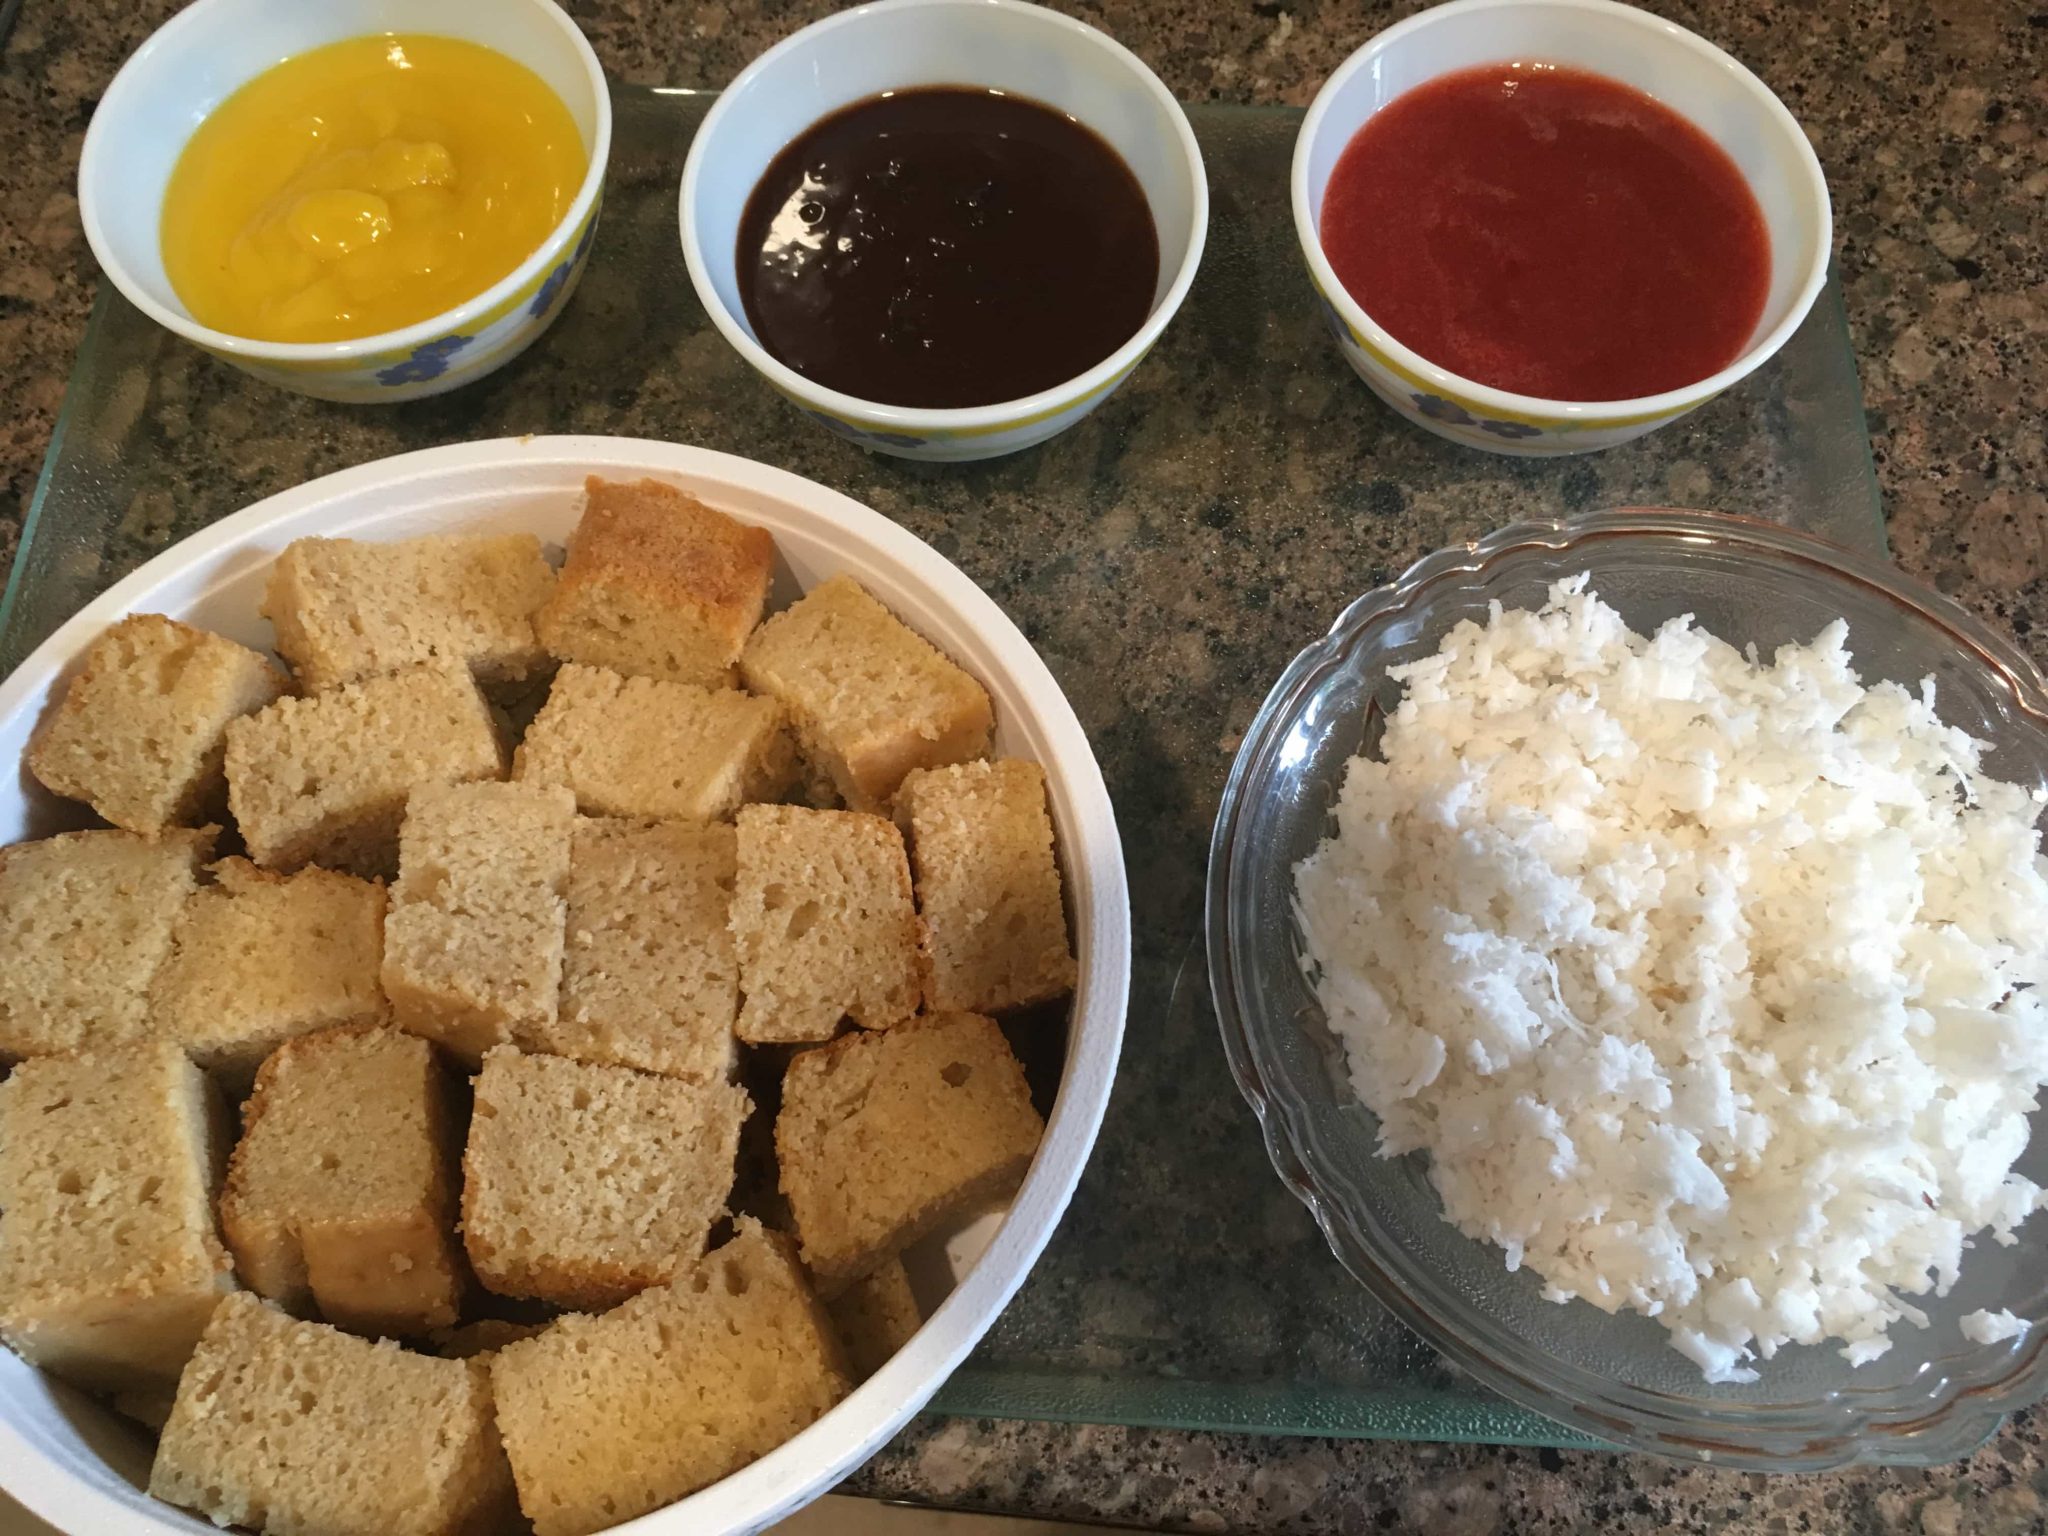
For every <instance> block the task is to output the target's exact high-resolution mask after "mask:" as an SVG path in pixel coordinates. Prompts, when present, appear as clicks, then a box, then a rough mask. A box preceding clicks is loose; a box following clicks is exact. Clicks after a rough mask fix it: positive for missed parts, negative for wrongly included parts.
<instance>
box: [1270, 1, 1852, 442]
mask: <svg viewBox="0 0 2048 1536" xmlns="http://www.w3.org/2000/svg"><path fill="white" fill-rule="evenodd" d="M1292 197H1293V206H1294V221H1295V229H1296V233H1297V235H1298V236H1299V238H1300V240H1301V247H1302V254H1303V256H1304V257H1305V258H1306V260H1307V262H1308V268H1309V276H1310V278H1311V280H1312V281H1313V282H1314V284H1315V287H1316V290H1317V293H1318V294H1319V295H1320V297H1321V300H1322V306H1323V310H1324V314H1325V317H1326V319H1327V320H1328V321H1329V325H1330V330H1331V333H1332V335H1333V336H1334V337H1335V338H1336V341H1337V345H1338V347H1339V349H1340V350H1341V351H1342V352H1343V354H1344V357H1345V360H1346V361H1347V362H1349V363H1350V364H1351V366H1352V368H1353V369H1354V370H1356V372H1357V373H1358V375H1359V377H1360V378H1362V379H1363V380H1364V381H1365V382H1366V384H1367V385H1368V386H1369V387H1370V388H1371V389H1372V391H1373V393H1374V394H1376V395H1378V396H1379V397H1380V398H1381V399H1382V400H1384V401H1385V402H1386V403H1387V404H1388V405H1389V406H1391V407H1392V408H1393V409H1394V410H1395V411H1397V412H1399V413H1400V414H1401V415H1403V416H1405V417H1407V418H1408V419H1409V420H1410V421H1413V422H1414V423H1416V424H1417V425H1418V426H1421V427H1424V428H1426V429H1428V430H1429V431H1432V432H1435V433H1437V434H1438V435H1440V436H1443V437H1447V438H1450V439H1451V440H1453V441H1455V442H1459V443H1464V444H1467V445H1468V446H1471V447H1475V448H1484V449H1489V450H1492V451H1493V452H1496V453H1509V454H1529V455H1540V454H1559V453H1584V452H1588V451H1591V450H1593V449H1598V448H1607V447H1611V446H1613V445H1614V444H1616V443H1620V442H1626V441H1627V440H1628V439H1630V438H1632V437H1639V436H1641V435H1642V434H1643V433H1645V432H1649V431H1653V430H1655V429H1656V428H1657V427H1660V426H1662V425H1664V424H1665V423H1666V422H1669V421H1674V420H1676V419H1677V418H1678V417H1680V416H1683V415H1685V414H1686V413H1687V412H1688V411H1691V410H1694V409H1696V408H1697V407H1699V406H1701V405H1703V404H1705V403H1706V402H1707V401H1709V400H1711V399H1713V398H1714V396H1716V395H1718V394H1719V393H1721V391H1723V390H1725V389H1727V388H1729V387H1730V386H1731V385H1734V384H1736V383H1738V382H1739V381H1741V380H1742V379H1743V378H1744V377H1746V376H1747V375H1748V374H1749V373H1751V372H1752V371H1754V370H1755V369H1756V368H1758V367H1759V366H1761V365H1762V364H1763V363H1764V362H1765V361H1767V360H1768V359H1769V358H1770V356H1771V355H1772V354H1773V353H1774V352H1776V351H1777V350H1778V348H1779V347H1780V346H1782V345H1783V344H1784V343H1785V341H1786V340H1787V338H1789V337H1790V336H1791V334H1792V333H1793V331H1795V330H1796V329H1798V327H1799V324H1800V322H1801V321H1802V320H1804V319H1805V317H1806V312H1807V310H1808V309H1809V308H1810V307H1811V306H1812V304H1813V301H1814V298H1815V297H1816V296H1817V295H1818V294H1819V292H1820V289H1821V285H1822V284H1823V283H1824V282H1825V281H1826V278H1827V263H1828V251H1829V246H1830V242H1831V240H1832V233H1833V227H1832V213H1831V210H1830V207H1829V202H1828V190H1827V182H1826V180H1825V179H1824V177H1823V176H1822V174H1821V168H1820V162H1819V160H1818V159H1817V158H1815V156H1814V153H1813V149H1812V146H1811V145H1809V144H1808V143H1807V140H1806V135H1805V133H1804V132H1803V131H1802V130H1801V129H1800V127H1799V124H1798V123H1797V122H1796V121H1795V120H1794V119H1793V117H1792V114H1791V113H1790V112H1788V111H1786V110H1785V107H1784V105H1783V104H1782V103H1781V102H1780V101H1779V100H1778V99H1777V97H1776V96H1774V95H1772V94H1771V91H1770V89H1769V87H1767V86H1766V85H1765V84H1764V83H1763V82H1762V81H1761V80H1759V79H1758V78H1757V77H1756V76H1755V75H1753V74H1751V73H1750V72H1749V71H1748V70H1747V69H1745V68H1744V67H1743V66H1742V65H1741V64H1739V63H1737V62H1736V60H1735V59H1733V58H1731V57H1730V56H1729V55H1728V54H1726V53H1724V52H1722V51H1721V50H1720V49H1719V48H1716V47H1715V46H1714V45H1713V44H1712V43H1709V42H1707V41H1706V40H1705V39H1704V38H1701V37H1698V36H1695V35H1694V34H1693V33H1691V32H1688V31H1686V30H1685V29H1684V28H1683V27H1679V26H1676V25H1674V24H1672V23H1671V22H1668V21H1665V20H1663V19H1661V18H1659V17H1656V16H1652V15H1650V14H1649V13H1648V12H1645V11H1639V10H1636V9H1635V8H1633V7H1631V6H1626V5H1619V4H1615V3H1613V0H1455V3H1453V4H1449V5H1442V6H1438V7H1437V8H1435V9H1434V10H1429V11H1424V12H1422V13H1421V14H1419V15H1416V16H1412V17H1410V18H1408V19H1407V20H1406V21H1403V22H1401V23H1400V24H1399V25H1397V26H1394V27H1390V28H1388V29H1387V30H1386V31H1384V32H1382V33H1380V34H1379V35H1378V36H1377V37H1375V38H1373V39H1372V40H1371V41H1370V42H1368V43H1367V44H1366V45H1365V46H1364V47H1362V48H1360V49H1359V50H1358V51H1357V52H1356V53H1354V54H1353V55H1352V56H1351V57H1350V58H1349V59H1347V60H1346V61H1345V62H1344V63H1343V65H1342V66H1340V67H1339V68H1338V70H1337V72H1336V73H1335V74H1333V75H1332V76H1331V77H1330V79H1329V81H1328V82H1327V83H1326V84H1325V85H1324V86H1323V89H1322V91H1321V92H1320V93H1319V94H1318V95H1317V97H1316V99H1315V102H1314V104H1313V105H1311V106H1310V108H1309V111H1308V115H1307V117H1306V118H1305V119H1304V120H1303V122H1302V127H1301V134H1300V137H1299V138H1298V139H1297V140H1296V142H1295V150H1294V166H1293V177H1292Z"/></svg>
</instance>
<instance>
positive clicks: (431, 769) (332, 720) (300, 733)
mask: <svg viewBox="0 0 2048 1536" xmlns="http://www.w3.org/2000/svg"><path fill="white" fill-rule="evenodd" d="M227 763H228V808H229V809H230V810H231V811H233V812H234V817H235V821H236V824H237V825H238V826H240V828H241V829H242V840H243V842H245V843H246V844H248V847H249V856H250V857H251V858H252V859H254V860H255V861H256V862H257V863H258V864H264V865H268V866H269V867H270V868H272V869H284V870H293V869H299V868H301V867H303V866H304V865H307V864H324V865H327V866H329V867H332V868H337V869H345V870H349V871H350V872H352V873H354V874H358V875H365V876H372V877H374V876H380V875H382V876H388V875H390V874H392V873H393V872H394V871H395V870H396V869H397V867H398V824H399V822H400V821H401V820H402V819H403V818H404V816H405V802H406V797H407V796H408V795H410V794H411V793H412V791H413V790H414V789H416V788H418V787H419V786H421V785H423V784H459V783H464V782H467V781H469V780H472V779H499V778H503V777H504V776H505V750H504V746H503V744H502V743H501V742H500V741H499V739H498V728H497V724H496V722H494V721H493V720H492V718H491V711H490V706H488V705H487V704H485V703H484V699H483V695H482V694H480V693H478V692H477V688H476V682H475V680H474V679H472V678H471V677H470V675H469V674H468V673H467V672H466V671H464V670H463V669H462V668H460V667H455V666H448V665H443V664H441V663H428V664H426V665H423V666H418V667H412V668H409V669H407V670H406V671H403V672H392V673H389V674H386V675H384V676H381V677H370V678H364V679H363V680H362V681H360V682H355V683H346V684H343V685H342V686H341V687H339V688H335V689H331V690H329V691H328V692H325V693H317V694H314V695H313V696H311V697H310V698H303V699H279V700H278V701H277V702H276V703H275V704H273V705H271V706H270V707H269V708H268V709H265V710H263V711H261V712H260V713H257V714H254V715H249V716H247V717H245V718H244V719H241V720H237V721H236V722H235V723H234V724H233V725H231V726H229V727H228V756H227Z"/></svg>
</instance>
